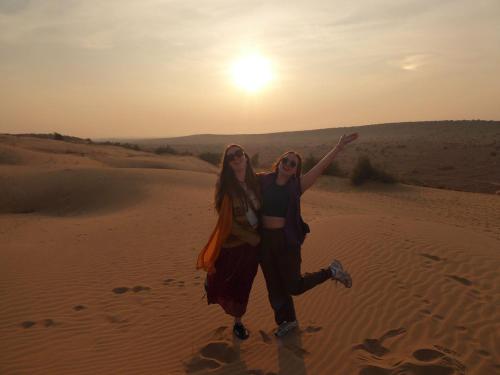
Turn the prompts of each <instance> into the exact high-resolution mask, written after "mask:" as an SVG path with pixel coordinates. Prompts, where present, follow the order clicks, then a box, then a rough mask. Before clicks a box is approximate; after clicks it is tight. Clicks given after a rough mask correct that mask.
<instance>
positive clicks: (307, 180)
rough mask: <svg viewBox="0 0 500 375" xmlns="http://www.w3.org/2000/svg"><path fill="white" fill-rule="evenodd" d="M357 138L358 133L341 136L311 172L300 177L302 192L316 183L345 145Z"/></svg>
mask: <svg viewBox="0 0 500 375" xmlns="http://www.w3.org/2000/svg"><path fill="white" fill-rule="evenodd" d="M356 138H358V133H352V134H349V135H345V134H344V135H343V136H342V137H340V139H339V142H338V143H337V145H336V146H335V147H334V148H332V149H331V150H330V151H329V152H328V153H327V154H326V155H325V156H324V157H323V159H321V160H320V161H319V162H318V163H317V164H316V165H315V166H314V167H312V168H311V169H310V170H309V172H307V173H306V174H305V175H303V176H302V177H301V178H300V185H301V188H302V193H304V192H305V191H306V190H307V189H309V188H310V187H311V186H313V185H314V183H315V182H316V180H317V179H318V177H319V176H321V174H322V173H323V171H324V170H325V169H326V168H327V167H328V166H329V165H330V164H331V163H332V161H333V160H334V159H335V157H336V156H337V154H338V153H339V152H340V151H342V149H343V148H344V146H345V145H347V144H348V143H351V142H352V141H354V140H355V139H356Z"/></svg>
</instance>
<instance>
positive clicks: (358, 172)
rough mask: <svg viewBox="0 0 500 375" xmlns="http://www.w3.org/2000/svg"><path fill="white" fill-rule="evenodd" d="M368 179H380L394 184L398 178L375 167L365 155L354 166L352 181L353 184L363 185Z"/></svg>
mask: <svg viewBox="0 0 500 375" xmlns="http://www.w3.org/2000/svg"><path fill="white" fill-rule="evenodd" d="M368 180H372V181H379V182H383V183H386V184H393V183H395V182H396V179H395V178H394V177H393V176H392V175H390V174H389V173H387V172H384V171H382V170H381V169H379V168H376V167H374V166H373V165H372V163H371V162H370V159H369V158H368V157H366V156H364V157H361V158H359V159H358V162H357V163H356V165H355V166H354V169H353V171H352V173H351V183H352V184H353V185H361V184H363V183H364V182H366V181H368Z"/></svg>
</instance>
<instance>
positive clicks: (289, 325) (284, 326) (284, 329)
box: [274, 320, 299, 337]
mask: <svg viewBox="0 0 500 375" xmlns="http://www.w3.org/2000/svg"><path fill="white" fill-rule="evenodd" d="M298 326H299V324H298V323H297V321H296V320H294V321H293V322H283V323H281V324H280V325H279V326H278V329H276V332H274V335H275V336H276V337H283V336H285V335H286V334H287V333H288V332H290V331H293V330H294V329H295V328H297V327H298Z"/></svg>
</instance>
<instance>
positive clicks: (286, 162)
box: [281, 158, 297, 168]
mask: <svg viewBox="0 0 500 375" xmlns="http://www.w3.org/2000/svg"><path fill="white" fill-rule="evenodd" d="M281 161H282V162H283V164H284V165H288V166H289V167H290V168H295V167H296V166H297V162H296V161H295V160H290V159H288V158H283V159H281Z"/></svg>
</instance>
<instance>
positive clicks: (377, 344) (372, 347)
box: [352, 328, 406, 357]
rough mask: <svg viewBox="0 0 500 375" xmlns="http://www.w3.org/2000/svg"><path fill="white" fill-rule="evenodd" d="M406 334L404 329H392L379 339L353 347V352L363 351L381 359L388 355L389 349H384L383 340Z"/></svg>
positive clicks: (369, 340) (365, 341) (366, 340)
mask: <svg viewBox="0 0 500 375" xmlns="http://www.w3.org/2000/svg"><path fill="white" fill-rule="evenodd" d="M405 332H406V329H405V328H398V329H392V330H390V331H388V332H386V333H384V334H383V335H382V336H381V337H380V338H379V339H365V340H364V342H363V343H362V344H358V345H355V346H354V347H353V348H352V349H353V350H364V351H366V352H368V353H370V354H373V355H375V356H377V357H383V356H384V355H386V354H387V353H389V349H387V348H386V347H384V346H383V345H382V344H383V342H384V341H385V340H387V339H389V338H392V337H396V336H399V335H402V334H404V333H405Z"/></svg>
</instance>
